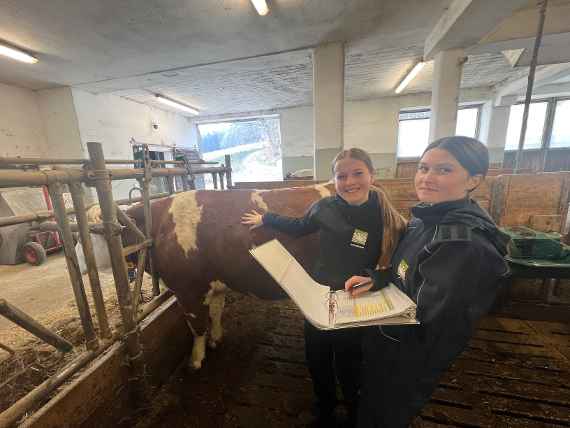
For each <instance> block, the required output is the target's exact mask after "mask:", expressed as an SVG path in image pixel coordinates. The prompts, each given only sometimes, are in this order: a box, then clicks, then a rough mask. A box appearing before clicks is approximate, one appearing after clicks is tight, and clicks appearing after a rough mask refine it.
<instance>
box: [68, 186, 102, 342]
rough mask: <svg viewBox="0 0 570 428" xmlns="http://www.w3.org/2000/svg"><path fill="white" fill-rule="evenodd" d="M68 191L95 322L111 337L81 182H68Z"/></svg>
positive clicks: (100, 330)
mask: <svg viewBox="0 0 570 428" xmlns="http://www.w3.org/2000/svg"><path fill="white" fill-rule="evenodd" d="M69 191H70V192H71V198H72V199H73V206H74V207H75V211H76V214H75V218H76V219H77V225H78V227H79V237H80V238H81V246H82V248H83V255H84V256H85V264H86V265H87V275H88V276H89V283H90V284H91V295H92V296H93V302H94V303H95V312H96V314H97V322H98V324H99V334H100V336H101V337H103V338H110V337H111V328H110V327H109V320H108V318H107V312H106V310H105V301H104V299H103V291H102V290H101V281H100V280H99V272H98V271H97V263H96V261H95V252H94V250H93V242H92V241H91V234H90V233H89V225H88V223H87V211H86V209H85V200H84V198H85V192H84V191H83V187H82V185H81V183H78V182H73V183H70V184H69Z"/></svg>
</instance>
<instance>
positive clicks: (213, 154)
mask: <svg viewBox="0 0 570 428" xmlns="http://www.w3.org/2000/svg"><path fill="white" fill-rule="evenodd" d="M198 130H199V133H200V151H201V153H202V157H203V159H204V160H206V161H212V162H223V161H224V156H225V155H228V154H229V155H231V159H232V180H233V181H234V182H238V181H273V180H282V179H283V169H282V166H281V131H280V127H279V117H276V116H267V117H260V118H255V119H246V120H237V121H233V122H217V123H203V124H198ZM204 179H205V180H206V181H208V179H209V176H206V177H204ZM210 181H211V179H210ZM206 187H211V185H210V184H208V183H206Z"/></svg>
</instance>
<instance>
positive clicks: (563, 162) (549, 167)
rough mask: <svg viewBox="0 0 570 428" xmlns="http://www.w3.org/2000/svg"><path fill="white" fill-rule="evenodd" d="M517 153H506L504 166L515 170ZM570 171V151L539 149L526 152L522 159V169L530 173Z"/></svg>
mask: <svg viewBox="0 0 570 428" xmlns="http://www.w3.org/2000/svg"><path fill="white" fill-rule="evenodd" d="M545 156H546V159H544V157H545ZM515 157H516V152H514V151H508V152H505V158H504V162H503V166H504V167H505V168H514V165H515ZM543 162H544V171H550V172H552V171H570V149H537V150H525V151H524V152H523V155H522V157H521V164H520V166H521V168H525V169H527V170H530V171H535V172H536V171H542V163H543Z"/></svg>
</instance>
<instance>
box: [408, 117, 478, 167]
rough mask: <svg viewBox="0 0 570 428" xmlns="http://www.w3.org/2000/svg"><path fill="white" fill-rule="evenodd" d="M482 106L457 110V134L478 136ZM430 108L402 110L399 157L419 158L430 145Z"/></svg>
mask: <svg viewBox="0 0 570 428" xmlns="http://www.w3.org/2000/svg"><path fill="white" fill-rule="evenodd" d="M479 110H480V106H474V107H464V108H460V109H459V110H458V111H457V125H456V128H455V135H463V136H466V137H473V138H476V137H477V134H478V132H479ZM430 117H431V111H430V110H415V111H402V112H400V123H399V127H398V157H399V158H417V157H420V156H421V154H422V152H423V151H424V150H425V148H426V147H427V145H428V141H429V122H430Z"/></svg>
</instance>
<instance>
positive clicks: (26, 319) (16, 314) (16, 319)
mask: <svg viewBox="0 0 570 428" xmlns="http://www.w3.org/2000/svg"><path fill="white" fill-rule="evenodd" d="M0 315H3V316H5V317H6V318H8V319H9V320H10V321H12V322H13V323H15V324H18V325H19V326H20V327H22V328H23V329H25V330H27V331H29V332H30V333H32V334H33V335H34V336H36V337H38V338H39V339H41V340H43V341H44V342H46V343H49V344H50V345H51V346H53V347H54V348H56V349H58V350H60V351H61V352H69V351H71V350H72V349H73V345H72V344H71V343H69V342H68V341H67V340H65V339H64V338H63V337H61V336H59V335H57V334H55V333H53V332H52V331H50V330H48V329H47V328H45V327H44V326H43V325H41V324H40V323H39V322H37V321H36V320H35V319H33V318H32V317H30V316H29V315H28V314H26V313H25V312H24V311H22V310H21V309H18V308H17V307H16V306H14V305H12V304H10V303H8V302H7V301H6V300H5V299H0ZM8 352H10V351H8Z"/></svg>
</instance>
